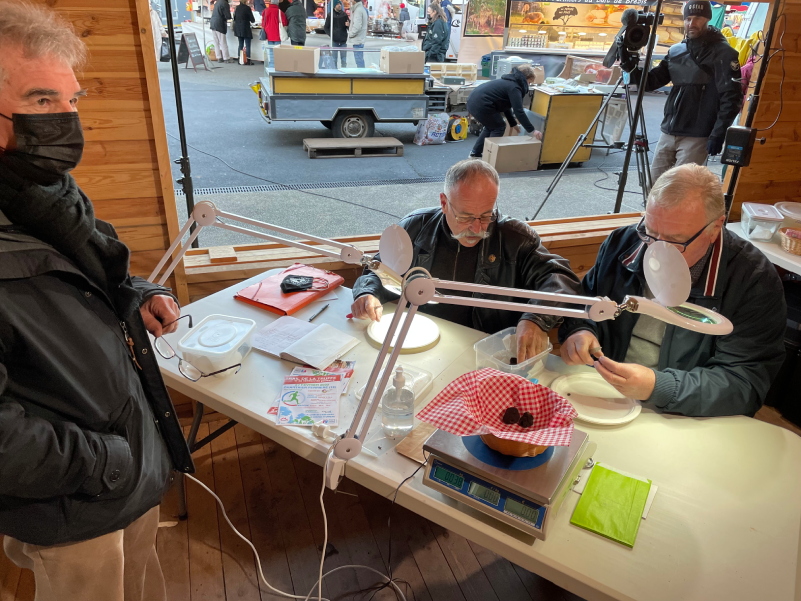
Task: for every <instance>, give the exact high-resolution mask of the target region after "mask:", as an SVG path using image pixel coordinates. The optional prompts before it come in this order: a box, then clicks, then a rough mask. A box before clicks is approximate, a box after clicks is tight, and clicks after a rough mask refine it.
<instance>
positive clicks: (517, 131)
mask: <svg viewBox="0 0 801 601" xmlns="http://www.w3.org/2000/svg"><path fill="white" fill-rule="evenodd" d="M509 135H510V136H519V135H520V126H519V125H515V126H514V127H510V128H509Z"/></svg>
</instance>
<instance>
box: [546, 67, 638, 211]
mask: <svg viewBox="0 0 801 601" xmlns="http://www.w3.org/2000/svg"><path fill="white" fill-rule="evenodd" d="M621 83H623V76H620V78H618V80H617V83H616V84H615V87H614V89H613V90H612V91H611V92H610V93H609V95H608V96H607V97H606V98H604V101H603V102H602V103H601V108H600V109H599V110H598V112H597V113H596V115H595V117H594V118H593V120H592V122H591V123H590V126H589V127H588V128H587V131H585V132H584V133H583V134H581V135H580V136H579V137H578V139H577V140H576V143H575V144H573V148H571V149H570V152H569V153H568V155H567V158H565V160H564V161H563V162H562V164H561V165H560V166H559V170H558V171H557V172H556V175H555V176H554V178H553V181H552V182H551V185H550V186H548V190H547V191H546V194H545V198H543V199H542V202H541V203H540V206H538V207H537V210H536V211H534V215H533V216H532V217H531V220H532V221H533V220H534V219H536V218H537V215H539V214H540V211H542V207H544V206H545V203H546V202H548V199H549V198H550V196H551V194H552V193H553V191H554V189H555V188H556V186H557V184H558V183H559V180H560V179H562V175H563V174H564V172H565V170H566V169H567V167H568V165H570V162H571V161H572V160H573V157H574V156H576V153H577V152H578V151H579V148H581V147H582V145H583V144H584V142H585V141H586V140H587V138H589V137H590V133H592V130H593V128H594V127H595V126H596V125H597V124H598V120H599V119H600V118H601V115H603V114H604V112H605V111H606V107H607V106H608V105H609V102H610V101H611V100H612V96H614V94H615V92H616V91H617V89H618V87H619V86H620V84H621Z"/></svg>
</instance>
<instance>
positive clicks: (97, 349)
mask: <svg viewBox="0 0 801 601" xmlns="http://www.w3.org/2000/svg"><path fill="white" fill-rule="evenodd" d="M85 56H86V49H85V47H84V45H83V42H82V41H81V39H80V38H78V37H77V36H76V35H75V34H74V33H73V32H72V30H71V28H70V26H69V24H67V23H65V22H63V21H62V20H61V19H60V18H59V17H57V16H56V15H55V13H54V12H52V11H50V10H49V9H46V8H44V7H40V6H37V5H31V4H19V3H16V2H7V1H0V72H1V73H2V74H3V80H2V83H0V534H3V535H4V538H3V548H4V550H5V553H6V555H7V556H8V558H9V559H10V560H11V561H13V562H14V563H15V564H17V565H18V566H20V567H23V568H28V569H31V570H33V573H34V578H35V582H36V599H37V600H41V601H56V600H57V601H88V600H99V599H102V600H103V601H123V600H124V601H145V600H146V601H163V600H164V599H165V598H166V591H165V585H164V578H163V575H162V573H161V567H160V566H159V560H158V555H157V554H156V547H155V542H156V532H157V529H158V523H159V508H158V505H159V503H160V501H161V498H162V496H163V495H164V493H165V492H166V490H167V489H168V488H169V486H170V483H171V481H172V475H171V470H172V469H178V470H180V471H184V472H191V471H193V469H194V468H193V464H192V458H191V456H190V454H189V450H188V448H187V446H186V442H185V441H184V439H183V436H182V433H181V427H180V424H179V423H178V420H177V418H176V415H175V409H174V407H173V406H172V403H171V401H170V398H169V396H168V395H167V390H166V388H165V386H164V382H163V380H162V378H161V373H160V371H159V367H158V363H157V361H156V358H155V356H154V353H153V349H152V347H151V345H150V340H149V338H148V331H150V332H151V333H152V334H153V335H154V336H160V335H161V334H163V333H168V332H171V331H173V330H174V329H175V327H176V326H175V324H172V325H170V323H171V322H173V321H174V320H175V319H176V318H177V317H178V316H179V315H180V310H179V307H178V305H177V303H176V302H175V300H174V298H173V297H172V296H171V295H170V294H169V292H168V291H167V290H166V289H165V288H162V287H160V286H155V285H151V284H148V283H147V282H146V281H144V280H142V279H140V278H130V277H129V275H128V266H129V258H130V251H129V250H128V248H127V247H126V246H125V245H124V244H123V243H122V242H120V241H119V240H118V239H117V236H116V234H115V232H114V228H113V227H111V225H109V224H108V223H105V222H103V221H100V220H96V219H95V218H94V213H93V208H92V203H91V202H90V201H89V199H88V198H87V197H86V196H85V195H84V194H83V193H82V192H81V190H80V188H78V186H77V185H76V183H75V180H74V179H73V178H72V176H71V175H70V174H69V171H70V170H71V169H72V168H74V167H75V166H76V165H77V164H78V162H79V161H80V159H81V154H82V152H83V133H82V130H81V125H80V121H79V120H78V113H77V106H76V105H77V103H78V100H79V99H80V97H81V96H83V95H85V91H84V90H81V87H80V85H79V84H78V82H77V80H76V79H75V75H74V73H73V69H77V70H82V66H83V62H84V60H85Z"/></svg>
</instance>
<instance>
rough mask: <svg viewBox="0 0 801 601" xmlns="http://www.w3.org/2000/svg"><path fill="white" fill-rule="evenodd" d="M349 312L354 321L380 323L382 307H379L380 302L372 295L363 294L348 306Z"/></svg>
mask: <svg viewBox="0 0 801 601" xmlns="http://www.w3.org/2000/svg"><path fill="white" fill-rule="evenodd" d="M350 312H351V313H353V317H355V318H356V319H370V320H372V321H381V315H382V314H383V313H384V307H382V306H381V301H380V300H378V299H377V298H376V297H374V296H373V295H372V294H365V295H364V296H360V297H359V298H357V299H356V300H355V301H353V304H352V305H351V306H350Z"/></svg>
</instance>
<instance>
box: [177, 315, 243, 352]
mask: <svg viewBox="0 0 801 601" xmlns="http://www.w3.org/2000/svg"><path fill="white" fill-rule="evenodd" d="M255 327H256V322H255V321H253V320H252V319H244V318H241V317H230V316H228V315H209V316H208V317H207V318H206V319H204V320H203V321H201V322H200V323H199V324H197V326H195V327H194V328H192V329H191V330H189V332H187V334H186V335H185V336H184V337H183V338H181V341H180V342H179V343H178V349H179V350H180V351H181V352H184V353H186V352H189V353H192V354H194V355H204V356H206V357H209V358H210V359H215V358H218V357H222V356H225V355H228V354H229V353H230V352H231V351H234V350H236V349H237V348H238V347H239V346H240V344H242V340H244V339H245V338H246V337H247V336H248V335H249V334H250V333H251V332H252V331H253V329H254V328H255Z"/></svg>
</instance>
